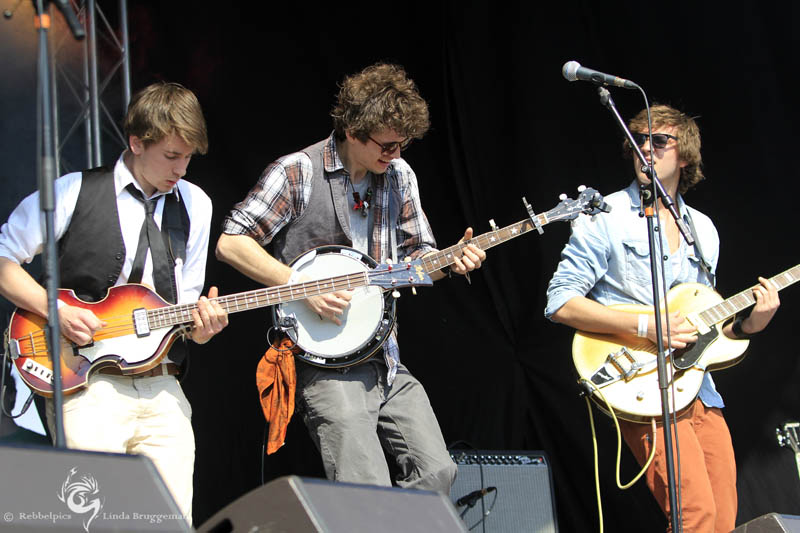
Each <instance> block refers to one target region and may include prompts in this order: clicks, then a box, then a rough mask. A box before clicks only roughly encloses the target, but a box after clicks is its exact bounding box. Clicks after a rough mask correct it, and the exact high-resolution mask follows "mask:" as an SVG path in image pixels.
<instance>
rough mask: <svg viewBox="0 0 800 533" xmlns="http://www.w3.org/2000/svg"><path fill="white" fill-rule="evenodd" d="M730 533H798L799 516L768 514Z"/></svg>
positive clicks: (799, 525)
mask: <svg viewBox="0 0 800 533" xmlns="http://www.w3.org/2000/svg"><path fill="white" fill-rule="evenodd" d="M732 533H800V516H794V515H788V514H778V513H769V514H765V515H764V516H759V517H758V518H754V519H752V520H750V521H749V522H747V523H745V524H742V525H741V526H739V527H737V528H736V529H734V530H733V532H732Z"/></svg>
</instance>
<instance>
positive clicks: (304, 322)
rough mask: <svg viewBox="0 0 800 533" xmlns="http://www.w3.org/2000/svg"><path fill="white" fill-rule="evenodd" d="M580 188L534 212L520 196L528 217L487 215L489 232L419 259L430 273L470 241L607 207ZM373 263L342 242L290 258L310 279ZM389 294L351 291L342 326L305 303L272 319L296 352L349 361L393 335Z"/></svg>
mask: <svg viewBox="0 0 800 533" xmlns="http://www.w3.org/2000/svg"><path fill="white" fill-rule="evenodd" d="M578 191H579V192H580V194H579V196H578V198H577V199H576V200H572V199H570V198H567V197H566V195H561V197H560V198H561V202H560V203H559V204H558V205H557V206H556V207H554V208H553V209H551V210H549V211H547V212H545V213H541V214H538V215H536V214H534V212H533V209H532V208H531V206H530V204H528V202H527V201H526V200H525V198H523V199H522V201H523V204H524V205H525V207H526V209H527V210H528V214H529V215H530V217H529V218H527V219H525V220H522V221H520V222H517V223H516V224H511V225H510V226H506V227H505V228H498V227H497V226H496V225H495V223H494V221H493V220H491V221H490V225H491V227H492V231H490V232H488V233H484V234H483V235H479V236H477V237H473V238H472V239H470V240H469V241H467V242H462V243H459V244H456V245H454V246H451V247H449V248H447V249H445V250H441V251H438V252H435V253H431V254H428V255H426V256H425V257H422V258H420V259H419V261H420V264H421V266H422V268H423V270H424V271H425V272H426V273H427V274H431V273H433V272H436V271H437V270H441V269H443V268H446V267H448V266H450V265H452V264H453V263H455V261H456V258H460V257H461V256H462V254H463V250H464V248H466V247H467V246H468V245H469V244H474V245H475V246H477V247H478V248H480V249H482V250H486V249H488V248H491V247H493V246H496V245H498V244H500V243H503V242H506V241H508V240H510V239H513V238H515V237H518V236H520V235H523V234H525V233H527V232H529V231H532V230H538V231H539V233H542V227H543V226H545V225H546V224H549V223H550V222H556V221H569V220H573V219H574V218H576V217H577V216H578V215H579V214H581V213H585V214H590V215H594V214H597V213H600V212H601V211H607V210H608V209H609V207H608V206H607V205H606V204H605V202H604V201H603V197H602V196H601V195H600V193H598V192H597V191H596V190H594V189H587V188H586V187H580V188H578ZM401 264H402V263H401ZM373 265H374V261H373V260H372V259H371V258H370V257H369V256H367V255H366V254H363V253H361V252H359V251H357V250H354V249H352V248H345V247H341V246H324V247H321V248H316V249H314V250H311V251H310V252H307V253H305V254H303V255H301V256H300V257H299V258H297V259H295V260H294V261H293V262H292V268H294V269H296V270H299V271H300V272H303V273H306V274H308V275H309V276H311V277H312V278H315V277H318V276H322V275H328V274H329V273H330V272H352V271H353V270H354V269H359V270H363V271H369V269H371V268H373ZM393 296H397V293H394V292H393V291H385V290H381V288H380V287H364V288H362V289H358V290H356V291H354V292H353V294H352V299H351V301H350V305H349V306H348V308H347V309H346V311H345V313H344V315H343V316H342V317H341V322H342V324H341V325H338V324H336V323H334V322H332V321H330V320H321V319H320V318H319V316H317V315H316V314H315V313H314V312H313V311H312V310H311V309H310V308H309V307H308V306H307V305H305V304H304V303H303V302H288V303H286V304H280V305H277V306H275V307H273V318H274V322H275V324H276V326H277V327H278V328H280V329H282V330H283V331H285V332H286V334H287V335H288V336H289V337H290V338H291V340H292V341H293V342H294V343H295V344H296V345H297V346H298V347H299V348H300V349H301V350H302V352H300V353H298V354H297V357H299V358H301V359H303V360H304V361H306V362H307V363H310V364H312V365H316V366H320V367H325V368H340V367H346V366H352V365H355V364H358V363H360V362H362V361H364V360H365V359H367V358H369V357H371V356H372V355H373V354H374V353H375V352H376V351H377V350H378V349H379V348H380V347H381V346H382V345H383V343H384V342H386V340H387V339H388V337H389V335H390V334H391V331H392V327H393V325H394V320H395V300H396V298H394V297H393Z"/></svg>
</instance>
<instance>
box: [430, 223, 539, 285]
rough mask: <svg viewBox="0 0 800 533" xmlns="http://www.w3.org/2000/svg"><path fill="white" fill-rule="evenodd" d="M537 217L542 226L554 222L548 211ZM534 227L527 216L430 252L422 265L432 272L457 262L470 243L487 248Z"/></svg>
mask: <svg viewBox="0 0 800 533" xmlns="http://www.w3.org/2000/svg"><path fill="white" fill-rule="evenodd" d="M535 218H536V220H537V222H538V223H539V225H540V226H544V225H546V224H548V223H550V222H552V221H551V220H548V219H547V214H546V213H544V214H541V215H536V217H535ZM534 229H536V226H535V225H534V223H533V221H532V220H531V219H529V218H527V219H525V220H521V221H519V222H517V223H516V224H511V225H510V226H506V227H505V228H501V229H497V230H493V231H490V232H488V233H484V234H483V235H478V236H477V237H473V238H472V239H470V240H468V241H466V242H461V243H458V244H454V245H453V246H451V247H449V248H445V249H444V250H441V251H438V252H436V253H432V254H428V255H426V256H425V257H423V258H422V265H423V266H424V268H425V271H426V272H427V273H428V274H430V273H432V272H436V271H437V270H441V269H443V268H445V267H448V266H450V265H452V264H453V263H455V262H456V259H460V258H461V256H462V255H463V254H464V248H466V247H467V245H469V244H474V245H475V246H477V247H478V248H480V249H481V250H487V249H489V248H491V247H492V246H497V245H498V244H501V243H504V242H506V241H510V240H511V239H513V238H515V237H519V236H520V235H524V234H525V233H528V232H529V231H531V230H534Z"/></svg>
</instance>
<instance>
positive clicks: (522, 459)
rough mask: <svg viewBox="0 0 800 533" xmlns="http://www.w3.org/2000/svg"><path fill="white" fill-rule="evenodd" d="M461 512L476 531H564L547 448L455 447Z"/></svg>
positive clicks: (453, 454) (457, 499)
mask: <svg viewBox="0 0 800 533" xmlns="http://www.w3.org/2000/svg"><path fill="white" fill-rule="evenodd" d="M450 457H452V458H453V461H455V463H456V464H457V465H458V477H457V478H456V482H455V484H454V485H453V488H452V490H451V491H450V497H451V499H452V500H453V502H454V503H455V504H456V512H457V513H458V514H459V516H460V517H461V518H462V519H463V520H464V523H465V524H466V525H467V527H468V528H469V529H470V531H475V532H497V533H500V532H502V533H514V532H519V533H551V532H557V531H558V522H557V520H556V507H555V498H554V497H553V475H552V472H551V471H550V463H549V461H548V459H547V456H546V455H545V454H544V452H539V451H488V450H450Z"/></svg>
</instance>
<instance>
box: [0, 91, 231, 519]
mask: <svg viewBox="0 0 800 533" xmlns="http://www.w3.org/2000/svg"><path fill="white" fill-rule="evenodd" d="M124 128H125V133H126V135H127V137H128V142H129V144H128V149H127V150H125V151H124V152H123V153H122V155H121V156H120V157H119V159H118V160H117V162H116V164H115V165H114V167H113V169H107V168H100V169H94V170H91V171H85V172H73V173H70V174H67V175H65V176H62V177H60V178H59V179H57V180H56V182H55V193H56V194H55V196H56V199H57V203H56V209H55V214H54V223H55V236H56V239H57V240H58V250H59V273H60V280H61V284H62V286H63V287H64V288H67V289H72V290H73V291H75V294H76V295H77V296H78V297H79V298H80V299H82V300H84V301H86V302H97V301H99V300H102V299H103V298H105V296H106V292H107V290H108V289H109V288H111V287H114V286H117V285H122V284H125V283H134V282H136V283H142V284H145V285H149V286H151V287H154V288H155V290H156V292H157V293H158V294H159V295H160V296H161V298H163V299H164V300H166V301H168V302H171V303H187V302H191V303H193V302H195V301H196V300H197V299H198V297H200V291H201V290H202V288H203V283H204V279H205V267H206V255H207V252H208V239H209V233H210V225H211V200H210V199H209V198H208V196H207V195H206V194H205V193H204V192H203V191H202V190H201V189H200V188H199V187H198V186H196V185H194V184H192V183H189V182H187V181H184V180H182V179H181V178H183V176H184V174H185V173H186V168H187V166H188V164H189V161H190V159H191V158H192V155H193V154H195V153H197V152H199V153H203V154H204V153H205V152H206V150H207V148H208V137H207V134H206V123H205V119H204V118H203V113H202V110H201V109H200V103H199V102H198V100H197V97H196V96H195V95H194V94H193V93H192V92H191V91H189V90H188V89H186V88H185V87H182V86H181V85H178V84H175V83H157V84H154V85H150V86H148V87H146V88H144V89H143V90H141V91H140V92H139V93H137V94H136V95H135V96H134V98H133V99H132V100H131V103H130V105H129V107H128V112H127V115H126V118H125V123H124ZM147 204H149V206H150V207H148V208H146V207H145V206H146V205H147ZM167 206H171V207H167ZM168 212H169V213H171V214H172V215H171V216H170V220H172V221H178V220H182V221H183V222H182V223H179V224H177V225H176V226H175V227H177V228H179V230H178V231H176V232H175V234H174V235H172V234H170V236H169V239H170V240H169V241H166V240H164V239H165V238H166V237H164V236H163V235H162V231H161V230H162V229H164V233H165V234H166V233H167V228H166V227H163V226H164V224H163V221H164V218H165V216H166V213H168ZM147 213H150V215H148V214H147ZM150 229H153V231H152V232H151V231H150ZM43 234H44V229H43V227H42V224H41V223H40V213H39V194H38V193H34V194H32V195H30V196H28V197H27V198H25V199H24V200H23V201H22V202H21V203H20V205H19V206H17V208H16V209H15V210H14V212H13V213H12V214H11V216H10V217H9V219H8V222H7V223H6V224H4V225H3V227H2V230H1V231H0V293H2V295H3V296H5V297H6V298H8V299H9V300H10V301H11V302H13V303H14V304H15V305H16V306H17V307H19V308H22V309H26V310H28V311H30V312H31V313H35V314H37V315H39V316H42V317H46V316H47V296H46V293H45V289H44V288H43V287H42V286H41V285H40V284H39V283H37V282H36V280H34V279H33V278H32V277H31V276H30V275H29V274H28V273H27V271H25V270H24V269H23V268H22V267H21V266H20V265H21V264H22V263H28V262H30V261H31V260H32V259H33V257H34V256H35V255H36V254H38V253H39V252H40V251H41V250H42V246H43V240H44V237H43ZM154 239H155V240H154ZM159 242H160V246H159V244H158V243H159ZM167 242H170V243H171V249H170V252H171V251H172V250H177V249H178V248H184V247H185V251H184V253H177V252H176V254H175V255H177V256H178V257H173V254H172V253H167V250H166V249H165V248H166V243H167ZM216 295H217V289H216V287H212V288H211V290H209V293H208V296H209V297H210V298H213V297H215V296H216ZM58 315H59V321H60V322H59V323H60V326H61V332H62V334H63V335H64V337H66V338H67V339H69V340H70V341H72V342H73V343H74V344H75V345H76V346H84V345H87V344H89V343H90V342H91V341H92V338H93V336H94V335H95V334H97V333H98V332H100V331H102V329H103V328H104V327H105V326H106V322H105V321H104V320H102V319H100V318H98V317H97V316H96V315H95V314H94V313H93V312H92V311H91V310H89V309H85V308H83V307H80V306H77V305H67V304H65V302H63V301H60V302H59V309H58ZM193 318H194V327H193V329H192V331H191V332H190V333H189V334H188V336H189V337H190V338H191V339H192V340H193V341H194V342H196V343H198V344H202V343H205V342H208V341H209V340H210V339H211V337H213V336H214V335H216V334H217V333H219V332H220V331H221V330H222V329H223V328H224V327H225V326H226V325H227V323H228V318H227V314H226V313H225V312H224V311H223V309H222V308H221V307H220V306H219V304H218V303H216V302H212V301H210V300H208V299H206V298H205V297H203V298H200V301H199V302H198V303H197V309H196V310H194V311H193ZM182 348H184V346H183V343H175V345H174V346H173V350H172V351H171V352H170V353H169V354H168V355H167V356H166V358H165V359H164V360H163V362H162V364H159V365H158V366H155V367H154V368H151V369H150V370H147V371H146V372H144V373H139V374H136V375H134V376H123V375H122V373H121V371H120V370H119V368H117V367H106V368H101V369H100V370H98V371H97V372H96V373H94V374H92V375H91V376H90V377H89V381H88V385H87V386H86V387H85V388H84V389H83V390H81V391H80V392H77V393H75V394H71V395H69V396H67V397H65V398H64V433H65V437H66V444H67V446H68V447H70V448H77V449H83V450H96V451H106V452H116V453H131V454H142V455H146V456H147V457H149V458H150V459H152V460H153V462H154V464H155V465H156V467H157V468H158V471H159V473H160V474H161V477H162V478H163V479H164V482H165V483H166V485H167V487H168V488H169V490H170V492H171V493H172V496H173V497H174V499H175V502H176V503H177V504H178V507H179V508H180V509H181V511H182V512H183V515H184V517H185V518H186V519H187V520H188V521H189V522H191V513H192V494H193V481H192V478H193V472H194V450H195V446H194V432H193V430H192V423H191V407H190V406H189V402H188V401H187V399H186V396H185V395H184V394H183V391H182V389H181V386H180V384H179V383H178V381H177V380H176V379H175V374H177V373H178V364H177V363H180V362H181V361H182V360H183V359H184V358H185V356H186V354H185V352H184V351H183V350H181V349H182ZM47 411H48V412H47V418H48V424H49V425H50V426H51V428H50V429H51V433H52V430H53V427H52V425H53V409H52V402H50V401H48V406H47Z"/></svg>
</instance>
